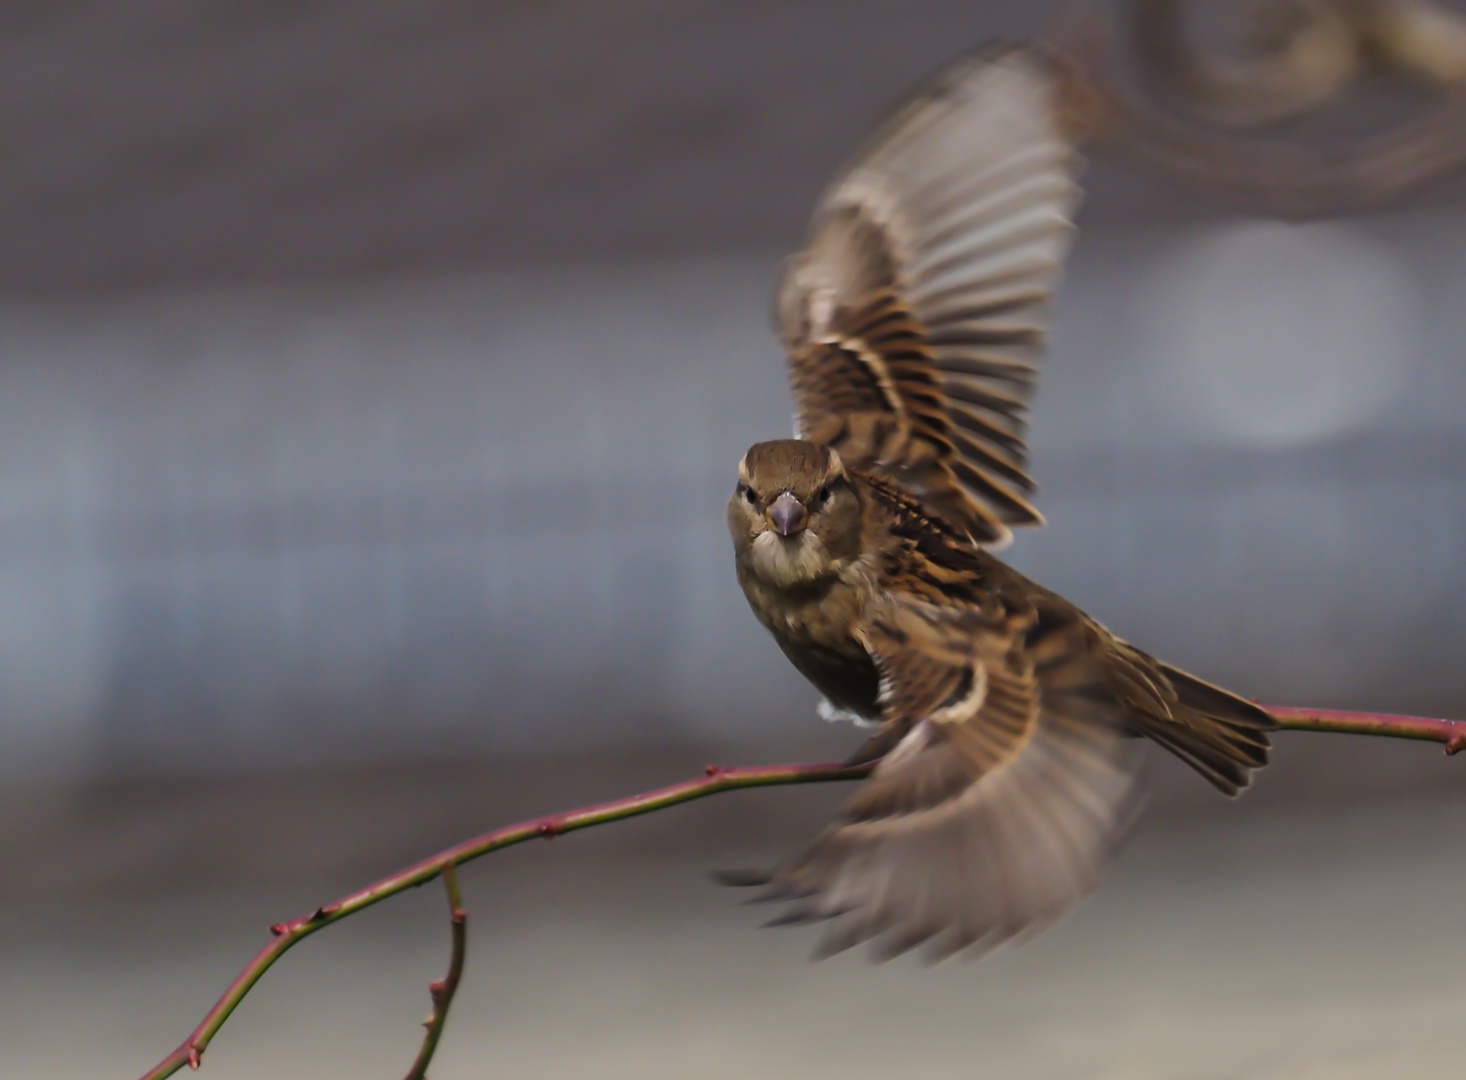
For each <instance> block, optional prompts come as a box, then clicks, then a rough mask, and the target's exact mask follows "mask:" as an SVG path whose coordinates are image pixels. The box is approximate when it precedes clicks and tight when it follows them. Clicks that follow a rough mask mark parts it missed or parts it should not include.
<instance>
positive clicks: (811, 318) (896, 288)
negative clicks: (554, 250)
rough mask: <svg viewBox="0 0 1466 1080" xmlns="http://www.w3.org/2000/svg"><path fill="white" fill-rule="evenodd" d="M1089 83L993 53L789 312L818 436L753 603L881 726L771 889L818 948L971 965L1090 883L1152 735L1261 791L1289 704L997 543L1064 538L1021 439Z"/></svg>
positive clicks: (808, 411)
mask: <svg viewBox="0 0 1466 1080" xmlns="http://www.w3.org/2000/svg"><path fill="white" fill-rule="evenodd" d="M1070 78H1071V75H1070V73H1069V72H1067V71H1066V70H1065V69H1064V68H1063V67H1062V66H1061V65H1060V64H1059V63H1058V62H1057V61H1056V60H1054V59H1053V58H1051V57H1050V56H1049V55H1048V54H1047V53H1045V52H1043V51H1042V50H1038V49H1034V48H1021V49H1009V50H991V49H990V50H986V51H984V52H983V53H981V54H979V55H977V56H975V57H973V58H969V59H966V60H964V61H962V62H960V63H958V64H956V65H954V66H953V67H952V68H950V69H949V70H948V71H946V72H944V73H943V74H942V75H941V76H939V77H938V79H937V80H936V81H935V82H934V83H933V84H932V85H931V86H930V87H928V88H927V89H926V90H925V91H923V92H922V93H920V94H918V95H917V96H915V97H914V98H913V99H912V100H911V102H910V103H908V104H907V105H906V106H905V107H903V108H902V109H901V110H899V111H898V112H897V113H896V115H895V117H894V118H893V119H892V120H891V121H890V122H888V123H887V124H886V125H885V126H884V127H883V128H882V129H881V130H880V132H879V133H878V134H877V136H876V138H875V139H874V141H873V142H872V144H871V145H870V146H869V147H868V148H867V150H866V151H865V152H864V153H863V154H862V155H860V156H859V157H858V158H857V160H856V163H855V165H854V166H853V167H852V168H851V169H850V170H849V171H848V172H847V173H846V175H845V176H844V177H843V178H842V179H841V180H840V181H839V182H838V183H837V184H836V185H835V186H834V187H833V188H832V189H831V191H830V193H829V194H828V195H827V196H826V198H825V200H824V202H823V203H822V205H821V207H820V210H819V212H818V213H817V215H816V218H815V223H814V226H813V230H812V237H811V241H810V246H809V248H808V249H807V250H806V251H805V252H804V253H803V254H802V255H800V256H798V257H796V258H795V259H794V260H792V261H791V263H790V266H789V268H788V270H787V271H786V273H785V278H784V282H783V284H782V285H781V286H780V290H779V318H780V321H781V327H782V335H783V338H784V342H785V345H786V347H787V349H788V353H789V363H790V373H791V381H792V384H793V389H794V396H795V401H796V404H797V407H798V412H799V421H800V427H801V433H802V435H803V436H804V437H803V438H802V439H787V440H779V441H774V442H765V443H759V444H757V445H755V446H753V447H752V448H751V449H750V450H749V451H748V453H747V454H746V455H745V456H744V458H743V460H742V461H741V462H740V465H739V482H738V487H737V490H736V491H735V493H734V495H733V498H732V500H731V501H730V502H729V505H728V526H729V530H730V532H731V534H732V537H733V542H734V548H735V552H736V566H737V573H738V581H739V584H740V585H742V587H743V590H744V593H745V594H746V596H747V597H748V601H749V604H750V605H751V606H752V608H753V611H754V613H755V614H756V615H757V616H758V618H759V620H760V621H761V622H762V623H763V624H764V626H765V627H767V628H768V630H769V631H770V632H771V633H772V634H773V636H774V639H775V641H777V642H778V644H779V647H780V648H781V649H782V650H783V651H784V653H785V655H786V656H788V657H789V659H790V661H792V662H793V664H794V666H795V667H796V668H798V669H799V671H800V672H801V673H802V674H804V675H805V677H806V678H808V679H809V680H810V682H812V683H813V684H814V685H815V686H816V687H817V688H818V689H819V691H820V692H821V693H822V694H823V695H824V696H825V697H826V699H828V701H829V702H830V703H831V704H832V705H833V706H835V707H836V708H838V709H841V710H844V711H846V712H849V713H852V714H855V715H856V716H860V717H865V718H867V719H870V720H873V721H876V722H878V723H879V725H880V729H879V730H878V731H877V732H876V734H875V735H874V737H872V738H871V739H870V740H869V742H868V743H867V744H866V745H865V746H864V747H863V748H862V749H861V750H860V751H859V752H857V754H856V755H855V758H854V759H853V760H857V761H875V760H877V759H879V764H878V765H877V766H876V768H875V771H874V773H873V774H872V776H871V778H870V779H869V780H868V781H867V782H866V783H865V784H864V786H863V787H862V788H861V790H860V791H859V792H858V793H857V795H856V796H855V798H854V799H853V800H852V801H851V802H850V803H849V804H848V805H847V806H846V808H845V810H844V811H843V813H842V814H841V815H840V817H839V818H838V819H837V820H836V821H835V822H834V823H833V824H831V825H830V826H829V827H828V828H827V829H826V830H825V831H824V832H823V833H822V834H821V835H820V836H819V837H818V838H817V839H816V840H815V841H814V843H813V844H812V845H811V847H810V848H809V849H808V850H807V851H806V852H805V853H803V854H802V855H801V856H799V857H797V858H795V859H794V860H792V861H791V862H789V863H787V864H786V865H784V866H782V867H780V868H779V869H777V870H776V871H774V872H773V873H772V874H771V875H768V876H767V877H766V878H764V879H763V880H764V882H765V884H766V885H767V886H768V890H767V891H768V894H769V895H771V896H774V897H781V898H785V899H788V900H790V901H791V902H792V907H791V908H790V910H789V912H788V913H787V915H786V916H785V917H784V919H782V920H781V921H804V920H811V919H828V920H832V923H831V927H830V930H829V933H828V934H827V935H826V938H825V940H824V943H823V945H822V949H823V950H824V951H837V950H839V949H843V948H846V947H849V946H850V945H853V944H856V943H858V942H861V941H864V940H867V939H871V938H878V939H879V944H878V949H879V951H880V952H881V953H882V954H883V955H887V954H894V953H898V952H902V951H904V950H906V949H910V948H913V947H916V946H919V945H925V946H926V949H927V951H928V952H929V953H931V954H934V955H938V956H940V955H946V954H948V953H950V952H954V951H957V950H960V949H964V948H971V947H977V948H983V947H990V946H992V945H995V944H997V943H999V942H1001V941H1004V940H1007V939H1009V938H1011V937H1014V936H1015V935H1019V934H1022V933H1025V932H1031V931H1033V930H1035V929H1037V928H1040V927H1042V926H1044V925H1046V924H1047V923H1048V922H1050V921H1052V920H1053V919H1054V918H1057V917H1058V916H1059V915H1060V914H1062V913H1063V912H1064V911H1065V910H1067V908H1068V907H1069V906H1070V905H1071V904H1073V903H1074V902H1075V901H1076V900H1078V899H1079V898H1080V897H1081V896H1083V895H1084V894H1085V893H1086V892H1087V891H1088V890H1089V889H1090V888H1092V887H1093V885H1094V883H1095V882H1096V880H1097V878H1098V875H1099V873H1100V871H1101V869H1102V868H1103V866H1104V865H1105V862H1106V860H1107V858H1108V856H1109V855H1110V854H1111V852H1112V851H1113V849H1114V846H1115V844H1116V843H1117V841H1118V839H1119V838H1120V837H1121V835H1122V834H1123V832H1124V828H1125V825H1126V823H1127V822H1128V820H1129V818H1130V815H1131V812H1132V810H1133V809H1134V807H1135V805H1136V794H1137V790H1138V785H1137V780H1136V776H1137V768H1138V759H1137V752H1138V746H1139V744H1138V740H1137V739H1136V736H1148V737H1150V738H1151V739H1153V740H1155V741H1156V742H1159V743H1160V744H1161V745H1163V746H1165V747H1166V748H1167V749H1169V750H1171V751H1172V752H1174V753H1176V754H1177V755H1178V756H1180V757H1181V758H1182V759H1183V760H1185V761H1186V762H1187V763H1189V764H1190V765H1192V766H1193V767H1195V768H1196V769H1197V770H1198V771H1199V772H1201V774H1202V775H1203V776H1205V777H1206V778H1207V779H1208V780H1210V781H1211V782H1212V784H1214V785H1215V786H1216V787H1217V788H1219V789H1220V790H1222V791H1223V792H1225V793H1227V794H1236V793H1237V792H1238V791H1239V790H1241V789H1242V788H1243V787H1245V786H1246V785H1247V784H1248V782H1249V779H1250V772H1251V770H1253V769H1256V768H1258V767H1260V766H1262V765H1264V764H1266V762H1267V755H1268V748H1269V740H1268V735H1267V732H1268V731H1269V730H1271V729H1273V728H1274V727H1275V726H1276V724H1275V722H1274V721H1273V719H1272V717H1270V716H1269V715H1268V714H1267V713H1266V712H1265V711H1264V710H1262V709H1260V708H1259V707H1257V706H1256V705H1254V704H1252V703H1250V702H1248V701H1245V700H1244V699H1242V698H1239V697H1237V696H1235V695H1233V694H1230V693H1228V692H1227V691H1224V690H1221V689H1218V688H1216V687H1214V686H1211V685H1209V684H1207V683H1204V682H1202V681H1200V680H1198V679H1196V678H1194V677H1192V676H1190V675H1187V674H1185V673H1184V672H1181V671H1179V670H1177V669H1176V668H1173V667H1171V666H1169V665H1167V664H1164V663H1162V662H1161V661H1159V660H1156V659H1154V658H1152V657H1150V656H1148V655H1146V654H1145V653H1143V652H1141V651H1140V650H1138V649H1136V648H1134V647H1133V646H1131V645H1129V644H1128V643H1126V642H1124V641H1122V640H1121V639H1119V638H1118V637H1116V636H1115V635H1114V634H1112V633H1110V632H1109V631H1108V630H1106V629H1105V628H1104V627H1103V626H1101V625H1100V624H1099V623H1097V622H1095V621H1094V620H1093V619H1091V618H1090V617H1089V616H1087V615H1086V614H1084V613H1083V612H1082V611H1080V610H1079V609H1078V608H1076V607H1074V606H1073V605H1072V604H1070V603H1069V602H1068V601H1066V600H1064V599H1063V598H1062V597H1059V596H1057V595H1055V594H1054V593H1051V592H1049V591H1048V590H1046V589H1044V588H1043V587H1041V586H1039V585H1037V584H1035V583H1033V582H1031V581H1029V580H1028V579H1027V578H1025V577H1023V576H1022V575H1021V574H1019V573H1018V572H1017V571H1015V570H1012V569H1011V568H1009V567H1008V566H1006V565H1004V564H1003V563H1002V562H1000V561H999V560H998V559H997V558H995V557H994V556H993V555H992V554H990V553H989V552H988V551H986V550H984V548H985V547H991V546H996V545H998V544H1001V543H1004V542H1006V540H1007V539H1008V537H1009V532H1008V527H1009V526H1010V525H1018V524H1037V523H1039V522H1040V520H1041V519H1040V518H1039V516H1038V513H1037V511H1035V510H1034V509H1033V508H1032V507H1031V506H1030V505H1029V503H1028V501H1027V496H1028V495H1029V494H1031V493H1032V490H1033V485H1032V483H1031V481H1029V479H1028V477H1027V474H1026V472H1025V471H1024V469H1025V465H1026V449H1025V447H1024V444H1023V441H1022V433H1023V421H1024V417H1025V412H1026V399H1027V396H1028V394H1029V392H1030V391H1031V389H1032V385H1033V378H1034V368H1033V361H1034V359H1035V358H1036V355H1037V352H1038V349H1039V347H1040V345H1041V343H1042V338H1043V332H1044V320H1043V313H1044V311H1045V309H1046V308H1047V306H1048V303H1049V300H1050V297H1051V293H1052V290H1053V287H1054V284H1055V283H1056V281H1057V276H1058V270H1059V263H1060V260H1061V258H1062V255H1063V252H1064V247H1065V245H1066V243H1067V236H1068V234H1069V232H1070V231H1071V226H1070V224H1069V216H1070V215H1071V214H1072V212H1073V209H1074V207H1075V206H1076V205H1077V201H1078V200H1077V187H1076V185H1075V180H1074V176H1075V174H1076V171H1077V167H1078V163H1077V156H1076V154H1075V151H1074V147H1073V146H1072V145H1071V142H1072V139H1071V136H1070V135H1069V133H1068V132H1067V131H1066V129H1065V126H1064V124H1065V121H1064V117H1065V115H1066V105H1065V101H1066V96H1065V95H1066V93H1067V92H1068V91H1067V88H1068V87H1069V85H1070V83H1069V81H1068V80H1069V79H1070Z"/></svg>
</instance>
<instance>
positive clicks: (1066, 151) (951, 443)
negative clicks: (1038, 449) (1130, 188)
mask: <svg viewBox="0 0 1466 1080" xmlns="http://www.w3.org/2000/svg"><path fill="white" fill-rule="evenodd" d="M1065 78H1066V75H1065V73H1063V72H1061V71H1060V70H1059V67H1058V66H1057V64H1056V62H1055V61H1054V60H1053V59H1052V58H1051V57H1049V56H1048V55H1047V54H1045V53H1043V52H1042V51H1041V50H1038V49H1036V48H1021V49H1009V50H1005V51H1004V50H987V51H985V52H984V53H982V54H980V55H978V56H975V57H973V58H970V59H968V60H966V61H962V62H959V63H958V64H957V65H954V66H953V67H952V68H950V69H948V70H947V71H946V72H944V73H943V74H942V75H940V76H939V77H938V78H937V79H936V80H935V81H934V82H933V83H932V84H931V85H930V86H929V87H927V88H926V89H925V90H924V91H923V92H921V93H919V94H917V95H916V96H915V97H914V98H913V99H912V100H911V101H909V102H908V103H907V104H906V105H905V106H904V107H903V108H901V109H899V110H897V112H896V113H895V114H894V116H893V117H892V118H891V120H890V121H888V122H887V123H886V124H885V125H884V126H883V127H882V128H881V129H880V130H879V131H878V133H877V135H876V136H875V138H874V139H873V140H872V141H871V142H870V143H869V144H868V146H867V148H866V150H865V151H864V152H863V153H862V154H860V155H859V156H858V157H857V158H856V161H855V163H854V164H853V165H852V166H851V168H850V169H849V170H848V171H847V172H846V174H845V175H844V176H843V177H842V178H841V179H840V180H839V181H838V182H837V183H836V184H835V185H834V186H833V187H832V188H831V190H830V191H829V193H828V194H827V195H826V197H825V199H824V201H823V202H822V203H821V205H820V208H819V210H818V212H817V213H816V215H815V222H814V226H813V228H812V232H811V238H810V243H809V246H808V248H807V249H806V250H805V252H804V253H803V254H802V255H801V256H799V257H797V258H796V259H794V260H793V261H791V264H790V266H789V268H788V270H787V271H786V274H785V277H784V282H783V284H782V286H781V288H780V290H779V302H778V311H779V321H780V332H781V336H782V337H783V340H784V343H785V345H786V347H787V349H788V353H789V365H790V380H791V384H792V387H793V390H794V398H795V404H796V408H797V410H798V414H799V421H800V429H801V432H802V433H803V435H804V437H806V438H809V439H813V440H815V441H818V442H823V443H825V444H827V445H829V446H832V447H834V448H835V449H836V450H838V451H839V453H840V455H841V457H842V458H843V459H844V460H845V461H846V463H847V464H849V465H850V466H852V467H854V468H858V469H863V470H873V471H878V472H883V473H885V474H886V475H888V476H890V477H892V478H894V479H896V480H897V481H898V482H900V483H902V484H903V485H906V486H907V487H909V488H910V489H911V490H912V491H913V492H914V493H915V494H916V495H917V496H919V497H920V498H921V499H922V500H923V502H924V503H925V504H926V507H927V510H928V511H929V512H931V513H935V514H937V515H939V516H941V517H944V518H946V519H947V520H948V521H950V522H951V523H952V524H953V525H954V526H956V527H957V528H959V529H962V530H963V531H964V532H966V533H967V534H968V535H969V536H970V537H971V538H972V539H974V540H975V541H977V542H979V543H983V544H989V545H1000V544H1002V543H1005V542H1006V541H1007V539H1008V538H1009V535H1010V533H1009V527H1010V526H1013V525H1035V524H1040V523H1042V520H1043V519H1042V517H1041V516H1040V514H1039V513H1038V511H1037V510H1036V509H1034V507H1033V506H1032V505H1031V504H1030V503H1029V502H1028V501H1027V499H1025V498H1023V497H1021V496H1020V495H1018V494H1017V492H1016V491H1015V490H1014V489H1015V488H1016V489H1017V491H1021V492H1024V493H1030V492H1032V491H1033V487H1034V485H1033V482H1032V481H1031V480H1030V479H1029V478H1028V476H1027V473H1026V471H1025V466H1026V460H1027V449H1026V447H1025V445H1024V443H1023V430H1024V426H1025V417H1026V411H1027V402H1028V398H1029V396H1030V394H1031V392H1032V389H1033V379H1034V370H1035V369H1034V365H1033V360H1034V359H1035V358H1036V356H1037V354H1038V352H1039V350H1040V349H1041V348H1042V346H1043V344H1044V341H1045V339H1046V332H1047V310H1048V307H1049V302H1050V300H1051V298H1052V295H1053V292H1054V288H1055V285H1056V283H1057V279H1058V275H1059V270H1060V266H1061V264H1062V262H1063V257H1064V254H1065V252H1066V250H1067V246H1068V234H1069V232H1070V228H1071V226H1070V219H1071V217H1072V215H1073V211H1074V209H1075V207H1076V205H1077V203H1078V198H1079V190H1078V187H1077V185H1076V183H1075V177H1076V175H1077V173H1078V168H1079V161H1078V157H1077V154H1076V153H1075V150H1074V147H1073V145H1072V142H1071V137H1070V135H1069V134H1068V133H1067V131H1066V130H1065V128H1064V126H1063V120H1062V115H1061V114H1062V109H1061V108H1060V105H1059V101H1058V99H1059V97H1060V96H1061V91H1062V88H1063V86H1064V85H1065ZM957 402H962V403H965V405H966V406H976V407H977V409H978V410H981V411H983V412H985V413H987V414H990V415H986V416H979V415H977V413H976V412H975V411H974V410H973V409H971V408H960V411H959V406H958V405H957V404H956V403H957ZM958 424H960V425H961V426H962V427H963V428H964V429H965V432H966V436H965V438H962V439H956V438H954V437H953V427H954V425H958Z"/></svg>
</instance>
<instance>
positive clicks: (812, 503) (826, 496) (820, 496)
mask: <svg viewBox="0 0 1466 1080" xmlns="http://www.w3.org/2000/svg"><path fill="white" fill-rule="evenodd" d="M830 495H831V491H830V485H829V484H826V485H825V486H824V487H822V488H820V489H819V490H818V491H816V492H815V493H814V498H812V499H810V500H809V508H810V509H811V510H818V509H819V508H820V507H821V506H824V505H825V503H827V502H829V501H830Z"/></svg>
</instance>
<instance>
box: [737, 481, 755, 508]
mask: <svg viewBox="0 0 1466 1080" xmlns="http://www.w3.org/2000/svg"><path fill="white" fill-rule="evenodd" d="M738 493H739V494H740V495H742V496H743V499H744V501H745V502H746V503H748V505H749V506H753V505H754V504H755V503H757V502H758V496H757V495H755V494H754V493H753V488H751V487H749V486H748V485H747V484H739V485H738Z"/></svg>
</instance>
